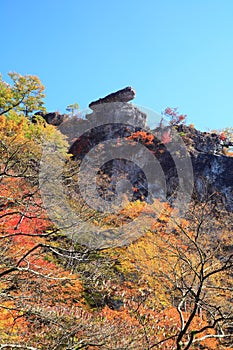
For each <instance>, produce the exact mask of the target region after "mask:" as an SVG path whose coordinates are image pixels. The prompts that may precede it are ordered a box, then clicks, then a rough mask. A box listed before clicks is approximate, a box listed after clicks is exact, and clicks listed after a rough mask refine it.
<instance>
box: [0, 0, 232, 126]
mask: <svg viewBox="0 0 233 350" xmlns="http://www.w3.org/2000/svg"><path fill="white" fill-rule="evenodd" d="M0 13H1V31H2V35H1V49H2V53H1V58H0V63H1V65H0V72H1V73H2V74H3V78H5V79H7V72H9V71H16V72H19V73H21V74H33V75H38V76H39V77H40V79H41V81H42V83H43V84H44V85H45V87H46V95H47V97H46V107H47V109H48V110H49V111H54V110H59V111H60V112H64V111H65V108H66V106H67V105H69V104H71V103H74V102H78V103H79V105H80V107H81V108H82V109H84V108H86V107H87V106H88V104H89V102H91V101H92V100H95V99H98V98H99V97H103V96H104V95H106V94H108V93H110V92H113V91H116V90H118V89H120V88H123V87H125V86H128V85H131V86H133V87H134V88H135V90H136V92H137V96H136V99H135V100H134V101H135V103H136V104H139V105H142V106H145V107H148V108H150V109H152V110H155V111H157V112H161V111H162V110H164V109H165V108H166V107H167V106H169V107H178V108H179V111H180V112H181V113H185V114H187V115H188V123H194V124H195V126H196V127H197V128H200V129H202V130H208V129H220V128H224V127H227V126H232V120H233V110H232V104H233V1H232V0H143V1H142V0H118V1H113V0H39V1H31V0H20V1H19V0H1V1H0Z"/></svg>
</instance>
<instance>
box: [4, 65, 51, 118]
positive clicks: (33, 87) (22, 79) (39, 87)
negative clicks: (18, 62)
mask: <svg viewBox="0 0 233 350" xmlns="http://www.w3.org/2000/svg"><path fill="white" fill-rule="evenodd" d="M8 75H9V77H10V78H11V80H12V84H9V83H7V82H5V81H4V80H3V79H2V75H0V115H3V114H7V113H8V112H9V111H11V110H15V111H17V112H20V113H22V114H24V115H25V116H30V114H31V113H33V112H34V111H38V110H40V111H45V107H44V101H43V99H44V97H45V94H44V89H45V88H44V86H43V84H42V83H41V81H40V79H39V78H38V77H37V76H34V75H25V76H23V75H21V74H19V73H15V72H10V73H8Z"/></svg>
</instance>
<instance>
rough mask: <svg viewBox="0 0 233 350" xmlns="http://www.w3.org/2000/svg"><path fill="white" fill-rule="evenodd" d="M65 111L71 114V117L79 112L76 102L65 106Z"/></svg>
mask: <svg viewBox="0 0 233 350" xmlns="http://www.w3.org/2000/svg"><path fill="white" fill-rule="evenodd" d="M66 110H67V111H68V112H70V113H71V116H74V115H75V114H77V112H78V111H79V104H78V103H77V102H76V103H73V104H71V105H69V106H67V108H66Z"/></svg>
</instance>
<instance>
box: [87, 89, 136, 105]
mask: <svg viewBox="0 0 233 350" xmlns="http://www.w3.org/2000/svg"><path fill="white" fill-rule="evenodd" d="M135 95H136V91H135V90H134V89H133V88H132V87H131V86H127V87H126V88H124V89H121V90H118V91H116V92H113V93H111V94H109V95H107V96H105V97H103V98H100V99H98V100H97V101H93V102H91V103H90V104H89V107H90V108H91V109H95V107H96V106H97V105H99V104H103V103H112V102H129V101H131V100H133V99H134V97H135Z"/></svg>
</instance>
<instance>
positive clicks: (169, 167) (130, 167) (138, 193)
mask: <svg viewBox="0 0 233 350" xmlns="http://www.w3.org/2000/svg"><path fill="white" fill-rule="evenodd" d="M134 96H135V91H134V90H133V89H132V88H131V87H127V88H125V89H122V90H120V91H117V92H115V93H112V94H110V95H108V96H106V97H104V98H102V99H99V100H97V101H94V102H92V103H90V105H89V106H90V108H91V109H92V112H91V113H90V114H88V115H86V118H84V119H80V118H77V117H74V118H69V117H67V116H66V115H58V114H57V113H48V114H46V115H45V116H44V119H45V120H46V121H47V122H48V123H49V124H53V125H56V126H57V127H58V128H59V129H60V131H61V132H62V133H64V134H65V135H67V137H68V140H69V141H70V148H69V153H71V154H72V155H73V158H74V159H83V158H84V157H85V156H86V155H87V154H88V153H89V152H90V150H91V149H92V148H93V147H96V146H98V145H100V144H101V143H104V142H105V141H108V140H116V139H119V140H125V139H126V140H127V138H128V137H131V136H132V134H134V133H135V132H137V131H146V132H147V133H149V134H150V132H151V133H152V131H150V129H149V128H148V126H147V115H146V114H145V113H144V112H142V111H141V110H140V109H139V108H137V107H135V106H134V105H132V104H130V103H127V102H128V101H130V100H131V99H133V98H134ZM165 133H166V134H167V135H170V136H171V137H172V138H173V137H174V135H179V137H180V138H181V140H182V142H183V143H184V145H185V151H187V152H188V154H189V158H190V160H191V167H192V173H193V176H194V194H195V196H196V197H197V198H198V199H199V200H205V199H206V198H208V197H211V196H212V197H213V198H214V196H215V193H216V194H217V195H218V197H219V196H220V197H221V201H222V203H223V204H224V206H225V208H226V209H227V210H229V211H233V157H227V156H225V155H224V154H223V147H229V146H232V145H233V143H232V142H229V140H225V139H222V138H221V137H220V136H219V135H217V134H214V133H207V132H201V131H198V130H196V129H195V128H193V127H188V126H185V125H176V126H166V127H165V128H163V127H162V126H159V127H158V128H157V129H155V130H154V131H153V133H152V134H153V137H154V138H153V141H152V142H150V143H149V144H148V142H147V140H145V139H144V140H143V138H142V139H140V140H136V144H140V145H141V147H142V148H145V149H147V150H148V153H146V152H142V151H141V150H142V148H140V147H139V149H138V150H136V148H134V150H133V149H132V152H131V154H133V156H129V158H130V160H129V159H124V157H125V155H124V154H122V155H121V156H122V157H117V159H114V157H113V159H112V160H111V161H109V159H108V157H105V155H104V153H103V155H101V157H103V158H102V164H103V168H102V172H103V173H105V175H108V176H109V180H108V181H107V182H106V183H103V182H101V181H102V180H100V183H101V184H100V186H99V188H100V192H101V191H102V193H104V194H105V197H106V196H108V195H106V193H108V194H109V198H110V199H111V195H113V196H114V194H115V193H116V192H117V191H118V190H120V191H121V192H122V191H123V192H124V191H127V190H128V189H129V187H130V186H131V188H132V189H133V190H134V194H133V197H132V200H134V199H142V200H148V201H150V200H151V199H153V197H157V198H161V199H162V200H166V199H171V198H174V197H175V196H176V192H177V189H178V188H179V187H181V186H183V185H184V183H186V187H187V188H188V187H189V177H191V174H190V176H189V174H188V173H187V178H186V179H184V181H183V184H180V183H179V182H180V179H179V174H178V172H179V169H177V161H174V155H173V154H172V153H171V148H170V149H169V147H170V144H169V142H170V141H169V137H170V136H169V137H167V140H166V141H164V140H165V139H164V138H161V137H159V136H158V137H156V135H160V136H161V135H165ZM176 143H177V145H179V141H178V142H176ZM135 147H136V146H135ZM131 148H132V144H131V145H130V144H129V151H131ZM135 150H136V151H135ZM108 152H110V151H109V149H107V150H106V152H105V154H107V153H108ZM182 152H183V151H182V150H179V147H178V148H177V150H176V153H177V154H179V157H180V158H182V157H183V156H184V154H183V153H182ZM113 153H114V150H113ZM151 155H152V156H153V157H154V159H155V161H153V159H151ZM105 158H106V159H105ZM120 158H122V159H120ZM155 162H156V164H157V168H156V169H155V168H154V167H153V163H155ZM156 172H157V173H156ZM145 173H146V174H145ZM148 174H149V176H148ZM119 179H123V180H124V181H122V182H121V184H120V185H119V186H118V184H117V183H118V181H119ZM129 183H130V184H131V185H130V186H129ZM117 186H118V187H117ZM184 191H185V186H184Z"/></svg>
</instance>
